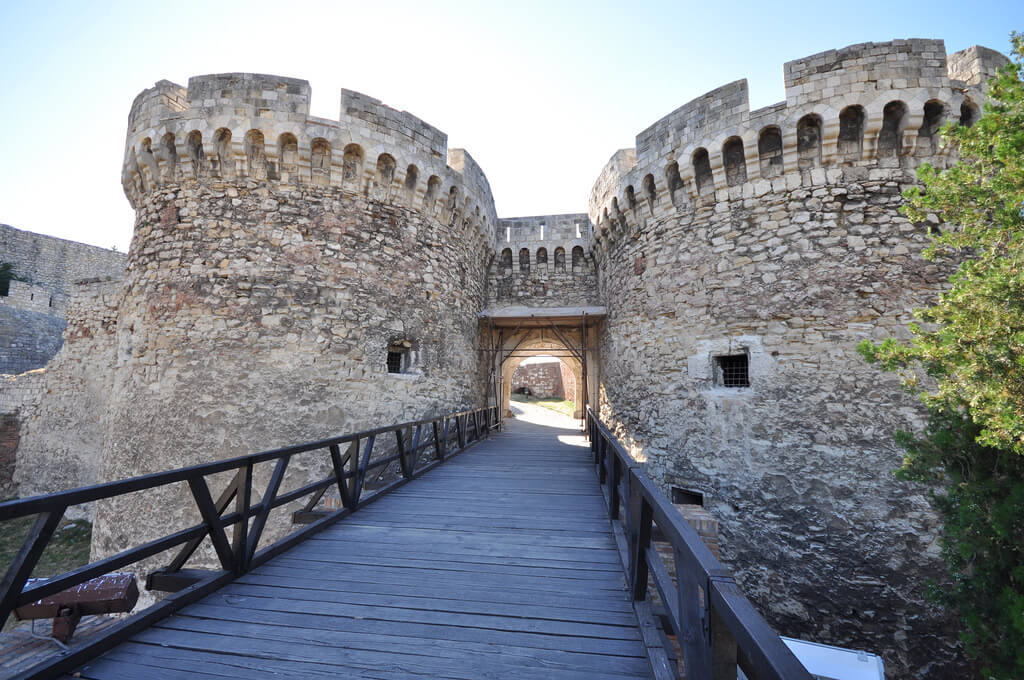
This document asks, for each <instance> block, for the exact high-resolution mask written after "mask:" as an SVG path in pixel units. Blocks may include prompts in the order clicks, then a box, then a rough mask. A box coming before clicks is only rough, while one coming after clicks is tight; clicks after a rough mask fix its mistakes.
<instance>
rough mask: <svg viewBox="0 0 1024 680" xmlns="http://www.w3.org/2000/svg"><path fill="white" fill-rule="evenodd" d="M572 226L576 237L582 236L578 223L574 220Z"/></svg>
mask: <svg viewBox="0 0 1024 680" xmlns="http://www.w3.org/2000/svg"><path fill="white" fill-rule="evenodd" d="M573 226H575V227H576V238H583V233H582V232H580V223H579V222H576V223H574V225H573Z"/></svg>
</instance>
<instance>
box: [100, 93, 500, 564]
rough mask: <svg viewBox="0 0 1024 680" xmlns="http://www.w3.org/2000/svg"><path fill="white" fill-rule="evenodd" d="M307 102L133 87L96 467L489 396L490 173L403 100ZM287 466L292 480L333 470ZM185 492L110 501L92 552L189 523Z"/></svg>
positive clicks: (142, 467) (267, 443) (109, 472)
mask: <svg viewBox="0 0 1024 680" xmlns="http://www.w3.org/2000/svg"><path fill="white" fill-rule="evenodd" d="M309 97H310V88H309V85H308V83H306V82H305V81H301V80H294V79H290V78H280V77H276V76H266V75H256V74H224V75H211V76H201V77H195V78H191V79H190V80H189V86H188V88H187V89H186V88H182V87H180V86H178V85H175V84H173V83H170V82H167V81H161V82H159V83H157V85H156V86H155V87H154V88H152V89H149V90H146V91H145V92H143V93H142V94H140V95H139V96H138V97H137V98H136V100H135V103H134V104H133V106H132V110H131V115H130V116H129V123H128V136H127V143H126V146H125V158H124V171H123V175H122V177H123V185H124V189H125V194H126V195H127V196H128V199H129V200H130V201H131V203H132V206H133V207H134V208H135V210H136V215H137V217H136V223H135V233H134V237H133V240H132V245H131V248H130V252H129V256H128V264H127V273H126V278H125V283H124V288H123V291H122V295H123V297H122V300H121V302H120V306H119V313H118V318H117V331H116V354H115V357H114V363H115V368H114V380H113V385H112V388H111V390H110V397H109V403H108V405H107V411H108V413H109V416H108V417H107V420H106V433H105V437H104V444H103V451H102V461H101V466H100V467H101V470H100V475H101V477H102V478H103V479H116V478H121V477H126V476H132V475H138V474H144V473H148V472H154V471H157V470H162V469H166V468H168V467H171V466H179V465H187V464H191V463H198V462H202V461H209V460H212V459H216V458H222V457H229V456H234V455H240V454H243V453H248V452H251V451H257V450H264V449H269V448H275V447H279V446H283V445H285V444H289V443H294V442H296V441H310V440H314V439H318V438H323V437H326V436H328V435H334V434H337V433H339V432H348V431H354V430H359V429H368V428H370V427H375V426H379V425H381V424H383V423H391V422H403V421H407V420H414V419H417V418H421V417H425V416H428V415H434V414H437V413H441V412H450V411H453V410H459V409H460V408H469V407H471V406H475V405H477V404H479V403H480V402H481V401H482V399H483V394H484V392H483V384H484V380H483V376H481V374H480V373H481V362H480V360H479V358H478V356H477V346H478V322H477V315H478V314H479V312H480V311H481V309H482V308H483V306H484V302H485V286H486V280H487V266H488V264H489V262H490V260H491V258H492V255H493V240H494V230H495V224H496V222H497V219H496V217H495V211H494V202H493V199H492V197H491V193H490V188H489V186H488V184H487V180H486V178H485V176H484V174H483V172H482V171H481V170H480V168H479V167H478V166H477V165H476V163H475V162H474V161H473V159H472V157H471V156H470V155H469V154H468V153H466V152H465V151H462V150H448V149H447V137H446V135H444V134H443V133H442V132H440V131H439V130H437V129H436V128H433V127H431V126H429V125H427V124H426V123H424V122H422V121H420V120H419V119H417V118H415V117H414V116H412V115H410V114H408V113H405V112H400V111H396V110H394V109H391V108H389V107H387V106H384V105H383V104H381V103H380V102H379V101H377V100H375V99H371V98H369V97H367V96H365V95H361V94H358V93H355V92H350V91H347V90H345V91H342V97H341V113H340V116H339V119H338V120H325V119H320V118H314V117H311V116H309ZM310 458H311V460H312V458H313V456H311V457H310ZM319 458H323V457H322V456H320V457H319ZM297 463H298V464H297V465H296V463H293V464H292V465H291V466H290V467H289V477H288V479H286V482H285V486H286V488H285V489H283V490H284V491H286V490H287V488H294V487H296V486H299V485H301V484H305V483H308V482H311V481H315V479H317V478H318V477H319V476H321V475H322V474H323V473H324V472H325V470H324V469H322V466H319V465H313V464H312V463H309V464H308V465H306V466H304V464H303V462H302V461H297ZM264 474H269V469H268V470H267V471H265V472H264ZM261 481H262V480H261V479H260V477H259V475H257V480H256V482H255V485H254V488H257V489H258V488H260V487H259V485H260V483H261ZM169 493H173V492H169ZM165 495H166V494H165ZM188 505H189V504H188V503H182V502H180V500H175V499H174V498H171V497H170V496H168V497H167V498H154V497H152V496H150V497H146V498H141V497H140V498H134V497H124V498H122V499H118V500H117V501H112V502H108V503H105V504H102V505H100V506H99V507H98V508H97V509H96V520H95V526H94V539H93V556H94V557H101V556H104V555H107V554H110V553H112V552H114V551H116V550H118V549H120V548H123V547H124V546H125V545H127V544H134V543H137V542H139V541H141V540H145V539H147V538H152V537H154V536H157V535H159V534H160V533H161V532H162V531H164V530H165V528H166V526H168V521H169V520H170V522H171V523H175V522H179V521H180V522H185V521H186V519H185V517H184V515H186V514H187V513H189V512H191V509H190V508H189V507H188ZM281 514H282V516H284V515H287V513H281ZM282 521H284V520H282ZM183 525H184V524H183ZM274 536H275V532H273V531H272V532H271V533H270V534H269V535H268V537H267V538H266V539H264V540H265V541H267V542H269V541H271V540H274Z"/></svg>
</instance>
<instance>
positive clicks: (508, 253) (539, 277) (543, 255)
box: [487, 213, 599, 307]
mask: <svg viewBox="0 0 1024 680" xmlns="http://www.w3.org/2000/svg"><path fill="white" fill-rule="evenodd" d="M593 232H594V227H593V225H592V224H591V222H590V218H589V217H588V216H587V215H586V214H585V213H570V214H565V215H533V216H530V217H511V218H505V219H501V220H499V221H498V227H497V230H496V233H495V250H496V251H497V253H496V257H495V259H494V260H493V261H492V262H491V267H490V280H489V285H488V298H487V303H488V306H490V307H496V306H497V307H502V306H508V305H519V306H533V307H551V306H558V307H564V306H566V305H582V306H588V305H596V304H599V303H598V299H597V270H596V267H595V264H594V260H593V258H592V257H591V256H590V245H591V237H592V236H593Z"/></svg>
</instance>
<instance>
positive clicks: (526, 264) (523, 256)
mask: <svg viewBox="0 0 1024 680" xmlns="http://www.w3.org/2000/svg"><path fill="white" fill-rule="evenodd" d="M519 273H521V274H523V275H524V276H525V275H529V273H530V251H529V250H527V249H526V248H522V249H520V251H519Z"/></svg>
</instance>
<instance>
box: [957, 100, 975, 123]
mask: <svg viewBox="0 0 1024 680" xmlns="http://www.w3.org/2000/svg"><path fill="white" fill-rule="evenodd" d="M977 121H978V107H976V106H975V105H974V103H973V102H971V101H969V100H966V99H965V100H964V103H963V104H961V105H960V124H961V125H963V126H964V127H971V126H972V125H974V124H975V123H976V122H977Z"/></svg>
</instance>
